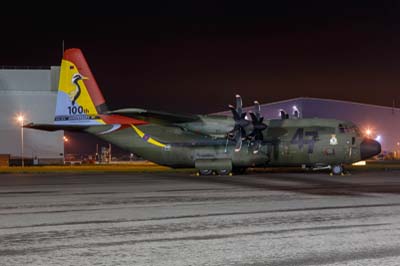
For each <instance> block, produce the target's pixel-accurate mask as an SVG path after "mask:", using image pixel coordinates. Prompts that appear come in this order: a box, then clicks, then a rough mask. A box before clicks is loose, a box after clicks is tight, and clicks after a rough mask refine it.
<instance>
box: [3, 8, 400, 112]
mask: <svg viewBox="0 0 400 266" xmlns="http://www.w3.org/2000/svg"><path fill="white" fill-rule="evenodd" d="M33 8H34V9H33V10H32V11H30V12H29V13H28V12H26V11H25V13H21V14H16V16H12V15H7V16H5V17H4V21H5V22H6V24H7V25H6V27H3V28H2V30H3V36H6V38H4V39H3V40H2V42H1V43H0V48H1V49H0V59H1V63H0V65H19V66H43V65H45V66H50V65H59V64H60V60H61V53H62V40H65V48H73V47H74V48H80V49H82V51H83V52H84V54H85V56H86V59H87V61H88V63H89V65H90V67H91V69H92V72H93V73H94V75H95V77H96V80H97V82H98V84H99V86H100V88H101V90H102V92H103V94H104V97H105V99H106V101H107V105H108V106H109V107H110V109H116V108H124V107H141V108H147V109H156V110H164V111H168V112H180V113H199V114H206V113H213V112H219V111H223V110H226V109H227V106H228V104H232V103H233V102H234V96H235V94H240V95H241V96H242V98H243V102H244V105H245V106H248V105H251V104H252V102H253V101H254V100H258V101H259V102H260V103H270V102H274V101H279V100H285V99H290V98H295V97H317V98H329V99H337V100H345V101H354V102H361V103H367V104H376V105H383V106H389V107H391V106H393V103H395V105H396V107H399V106H400V90H399V88H400V78H399V77H400V75H399V73H400V34H399V32H400V16H398V14H399V13H400V3H397V2H396V1H381V2H379V3H377V2H376V1H363V2H362V3H355V2H351V3H348V1H337V2H334V3H320V2H319V1H308V2H307V3H303V2H302V3H298V2H297V1H282V2H279V3H269V4H264V5H262V6H255V5H238V4H234V3H229V4H226V3H212V4H208V3H202V4H193V3H185V4H179V5H178V4H171V3H162V4H159V3H152V4H145V3H140V4H134V6H133V7H130V6H124V5H121V4H119V3H118V4H117V3H113V4H107V5H106V4H102V3H96V4H92V3H90V4H88V3H81V4H80V5H79V7H78V6H76V7H75V8H72V9H68V8H67V7H64V8H63V9H60V8H54V12H47V11H39V12H38V13H37V12H34V11H35V10H36V9H37V7H35V6H33ZM32 13H35V14H36V16H32V15H30V14H32ZM49 14H51V15H49Z"/></svg>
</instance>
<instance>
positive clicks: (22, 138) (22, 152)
mask: <svg viewBox="0 0 400 266" xmlns="http://www.w3.org/2000/svg"><path fill="white" fill-rule="evenodd" d="M17 120H18V122H20V125H21V166H22V167H24V116H23V115H22V114H20V115H18V117H17Z"/></svg>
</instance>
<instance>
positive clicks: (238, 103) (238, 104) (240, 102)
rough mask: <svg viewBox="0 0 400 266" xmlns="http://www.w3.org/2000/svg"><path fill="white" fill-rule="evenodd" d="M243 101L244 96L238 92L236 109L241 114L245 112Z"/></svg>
mask: <svg viewBox="0 0 400 266" xmlns="http://www.w3.org/2000/svg"><path fill="white" fill-rule="evenodd" d="M242 107H243V103H242V97H240V95H239V94H236V111H237V112H238V114H239V115H242V112H243V109H242Z"/></svg>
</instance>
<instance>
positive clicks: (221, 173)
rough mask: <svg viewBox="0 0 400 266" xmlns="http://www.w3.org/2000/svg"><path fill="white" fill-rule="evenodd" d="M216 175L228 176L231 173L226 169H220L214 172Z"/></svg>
mask: <svg viewBox="0 0 400 266" xmlns="http://www.w3.org/2000/svg"><path fill="white" fill-rule="evenodd" d="M216 172H217V174H218V175H229V173H230V172H231V171H229V170H228V169H220V170H217V171H216Z"/></svg>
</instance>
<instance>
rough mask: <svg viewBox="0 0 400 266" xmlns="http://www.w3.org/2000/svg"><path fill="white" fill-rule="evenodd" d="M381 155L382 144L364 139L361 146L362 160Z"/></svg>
mask: <svg viewBox="0 0 400 266" xmlns="http://www.w3.org/2000/svg"><path fill="white" fill-rule="evenodd" d="M379 153H381V144H380V143H379V142H377V141H375V140H373V139H364V140H363V141H362V142H361V144H360V155H361V160H365V159H368V158H371V157H372V156H375V155H377V154H379Z"/></svg>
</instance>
